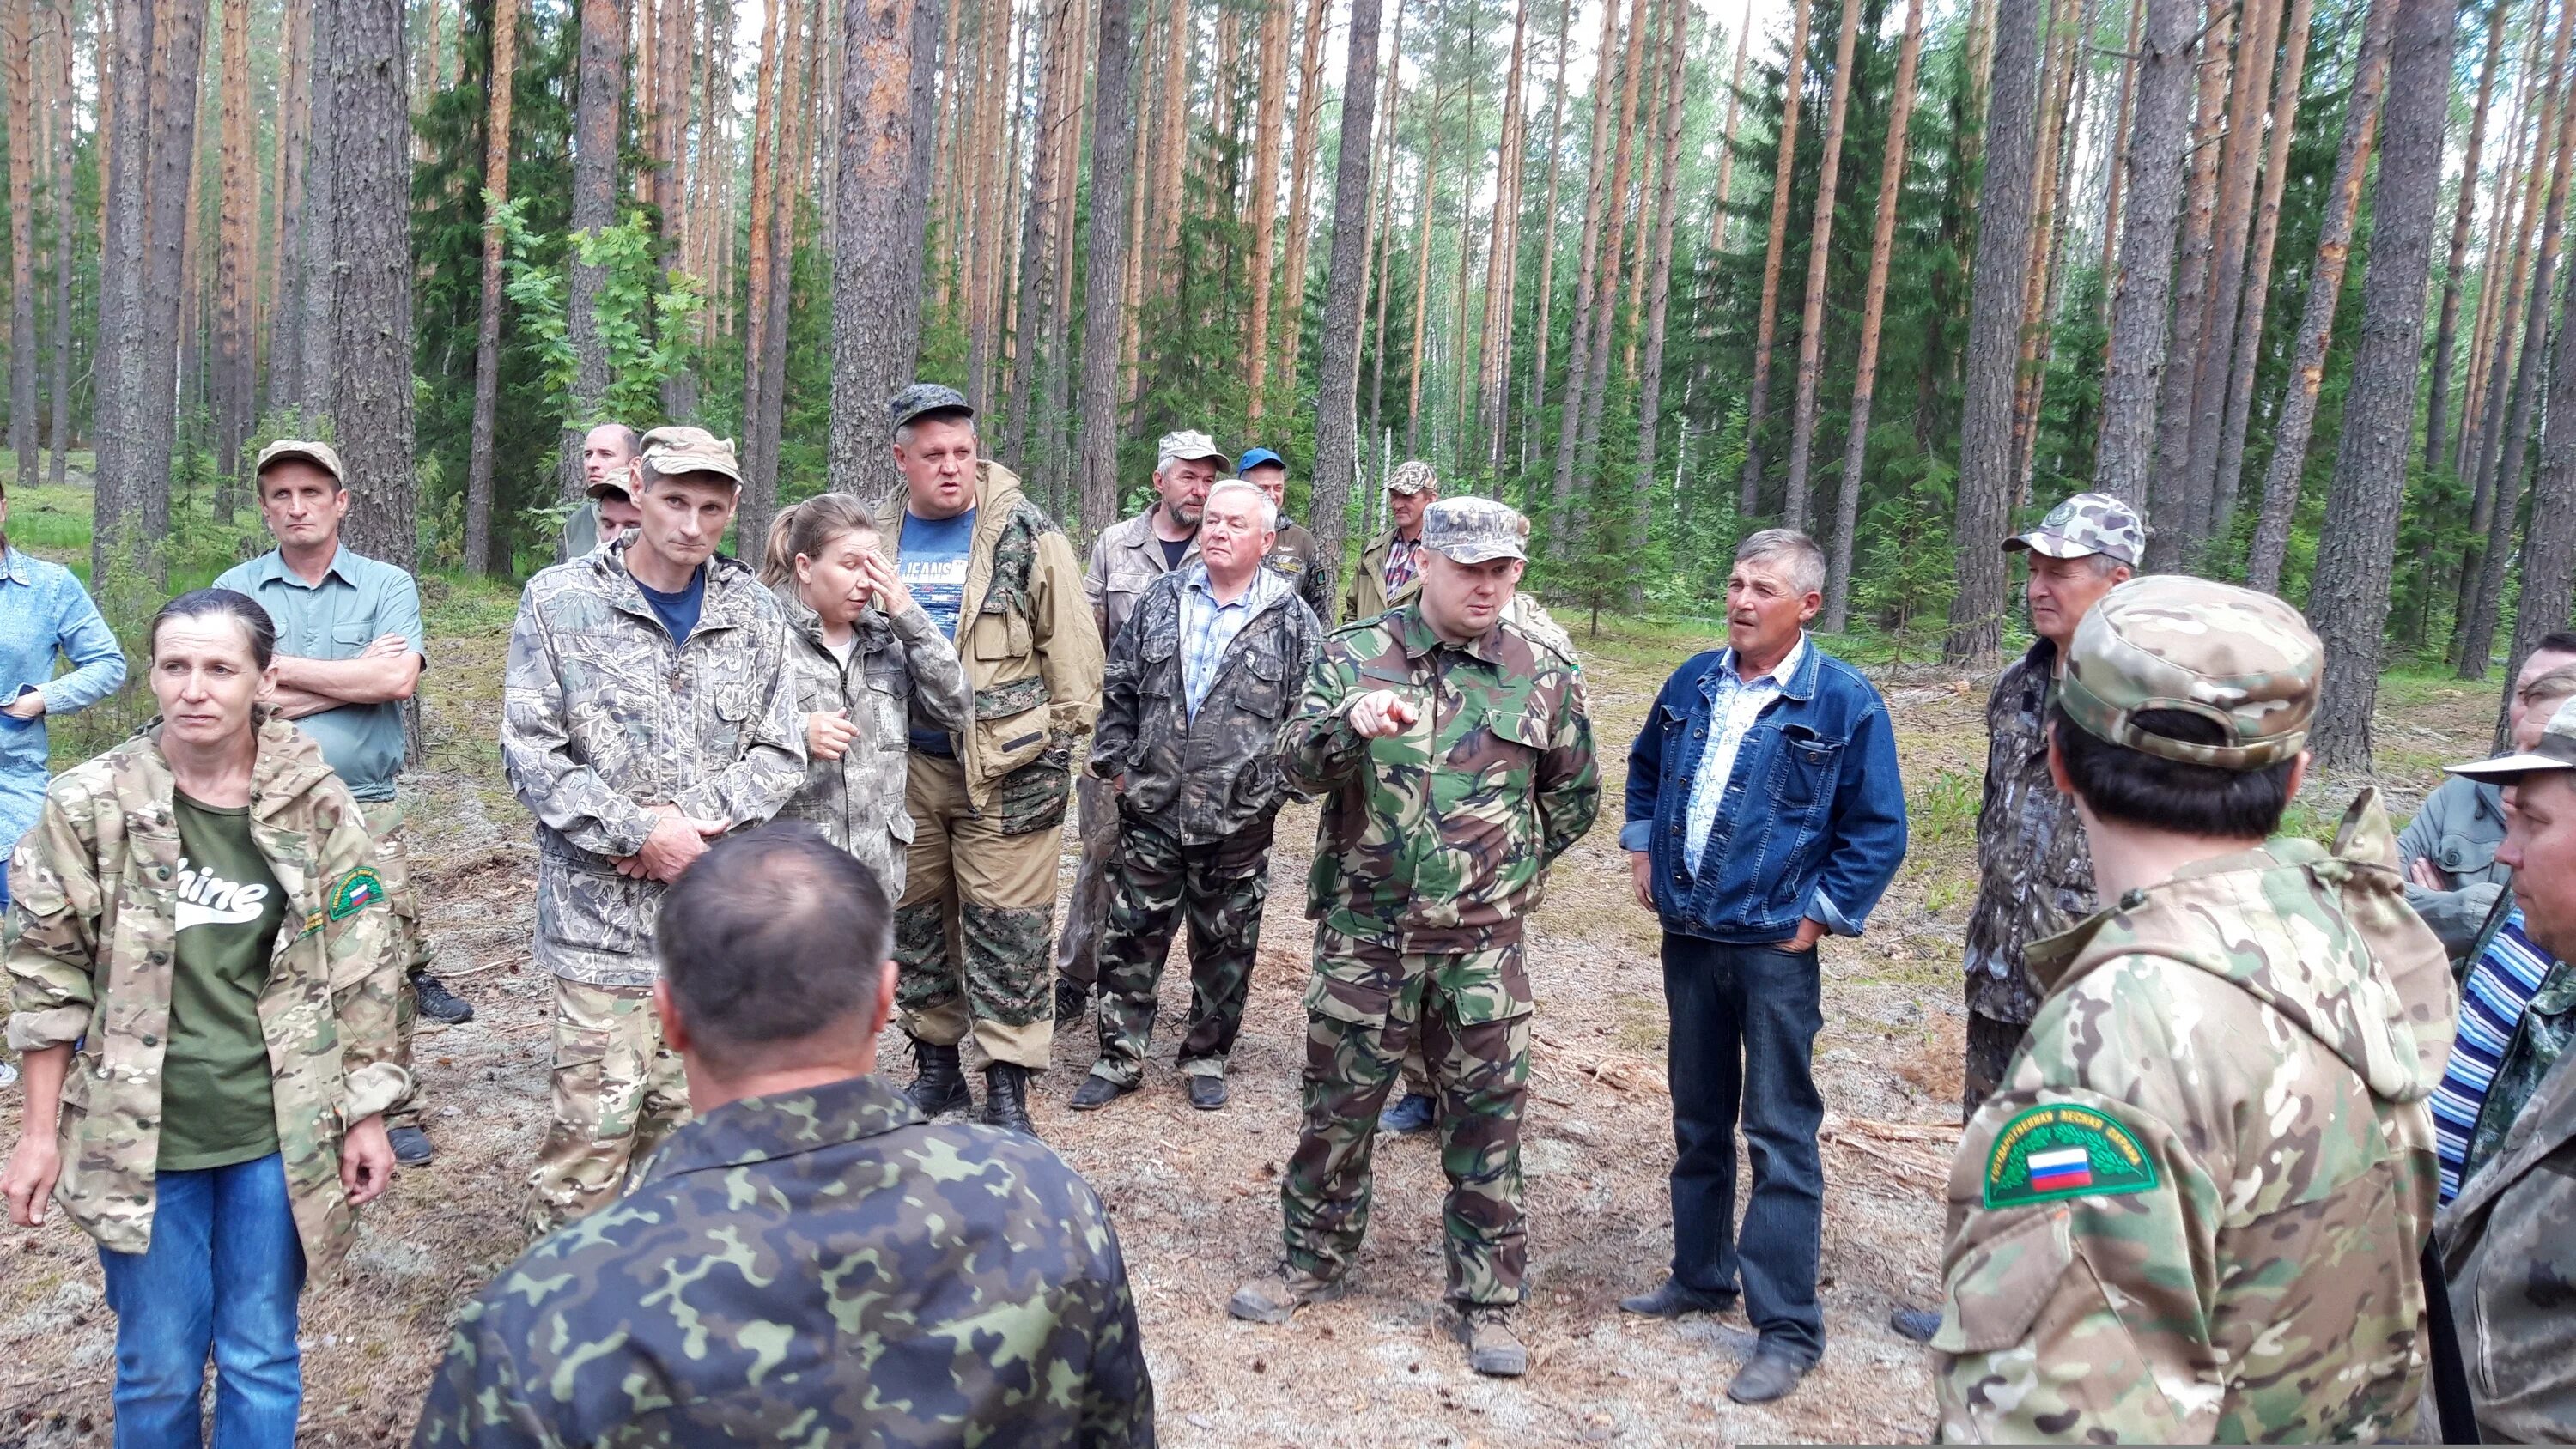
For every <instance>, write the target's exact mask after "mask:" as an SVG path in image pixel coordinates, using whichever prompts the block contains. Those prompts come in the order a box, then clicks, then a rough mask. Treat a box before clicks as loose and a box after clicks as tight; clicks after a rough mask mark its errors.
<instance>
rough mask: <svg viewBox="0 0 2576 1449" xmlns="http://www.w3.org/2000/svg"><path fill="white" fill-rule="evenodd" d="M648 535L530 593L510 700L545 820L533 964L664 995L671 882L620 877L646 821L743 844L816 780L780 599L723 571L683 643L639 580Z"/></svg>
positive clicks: (515, 785)
mask: <svg viewBox="0 0 2576 1449" xmlns="http://www.w3.org/2000/svg"><path fill="white" fill-rule="evenodd" d="M640 537H641V536H640V535H639V534H636V533H634V532H631V531H630V532H628V533H627V534H625V535H623V536H621V537H619V538H617V539H615V540H612V541H611V542H610V543H608V544H607V545H606V546H604V547H602V548H599V549H597V550H595V551H593V552H591V553H589V554H586V555H584V556H582V557H580V558H577V559H575V560H573V561H572V562H570V563H565V564H557V565H555V566H554V567H553V568H550V569H546V570H544V571H542V572H540V573H539V574H538V575H537V576H536V577H535V578H533V579H530V580H528V587H527V591H526V592H525V593H524V594H522V595H521V596H520V599H519V618H518V622H517V623H516V624H514V625H513V626H512V627H511V630H510V663H509V670H508V673H507V675H506V676H505V677H504V679H503V683H502V690H501V764H502V767H503V768H504V769H505V770H507V771H508V772H509V776H510V787H511V788H512V789H513V790H515V791H517V792H518V796H519V801H520V803H521V804H524V805H526V806H527V807H528V811H529V813H531V814H533V815H535V816H536V817H537V849H538V868H537V940H536V951H535V955H536V962H537V964H538V965H539V966H541V967H544V968H545V969H546V970H548V971H551V972H553V973H554V974H555V975H557V976H561V977H563V978H564V979H565V980H567V981H578V982H582V983H584V984H586V985H591V986H622V987H636V986H648V985H651V984H652V981H653V976H654V964H653V925H654V921H655V919H656V917H657V915H658V913H659V911H660V909H661V901H662V889H663V887H662V883H661V882H659V881H653V880H630V879H628V878H627V877H625V876H621V875H619V874H618V873H617V868H616V864H615V862H616V859H617V857H619V856H628V855H633V854H635V853H636V852H637V851H639V850H641V849H643V848H644V839H645V837H646V836H648V835H650V834H652V833H653V823H654V816H653V813H652V812H651V811H650V810H649V809H647V808H646V807H647V806H650V805H656V804H670V805H674V806H677V807H678V808H679V809H680V810H681V812H682V813H684V814H686V815H688V816H689V817H691V818H692V819H697V820H720V821H723V822H725V823H726V824H728V825H731V826H735V827H737V828H738V827H742V826H747V825H757V824H759V823H761V822H762V821H764V820H767V819H769V818H770V817H771V816H773V815H775V814H777V813H778V807H779V806H781V805H783V804H785V803H787V799H788V797H789V796H791V795H793V794H795V793H796V787H797V786H799V785H802V784H803V783H804V782H805V736H804V733H803V732H802V731H801V730H799V729H798V728H797V724H798V720H797V717H796V685H795V680H794V678H793V677H792V675H791V674H790V673H789V669H788V656H787V622H786V618H785V616H784V615H782V614H781V613H780V612H779V610H778V601H777V600H776V599H775V598H772V597H771V596H770V592H769V590H767V589H765V588H762V587H761V586H760V581H759V579H758V578H756V577H754V576H753V574H752V571H751V570H750V569H749V568H748V567H746V566H745V565H743V564H741V563H739V562H737V561H735V560H733V559H730V558H726V557H724V556H722V555H717V556H715V557H713V558H710V559H709V560H708V561H707V563H706V570H707V578H706V599H705V602H704V604H703V605H702V607H701V609H700V612H699V615H698V624H697V627H696V628H695V629H693V630H691V631H690V633H689V638H688V643H687V644H686V646H680V645H675V644H673V643H672V642H671V636H670V633H669V632H668V631H667V630H665V629H664V628H663V627H662V623H661V620H660V619H659V618H657V617H656V616H655V615H654V613H653V609H652V606H651V605H649V604H647V603H645V601H644V594H643V592H642V590H640V589H638V588H637V587H636V585H635V580H634V579H633V578H632V577H631V576H630V575H628V573H627V572H626V555H627V552H628V551H629V550H630V549H633V548H635V547H637V546H638V540H639V538H640Z"/></svg>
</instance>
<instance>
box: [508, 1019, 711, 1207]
mask: <svg viewBox="0 0 2576 1449" xmlns="http://www.w3.org/2000/svg"><path fill="white" fill-rule="evenodd" d="M554 981H555V1056H554V1083H553V1085H554V1122H553V1124H552V1125H550V1126H549V1127H547V1129H546V1141H545V1145H544V1146H543V1147H540V1148H538V1149H537V1166H536V1170H535V1171H533V1172H531V1173H529V1174H528V1212H527V1228H528V1238H529V1240H530V1241H534V1240H536V1239H537V1238H540V1237H543V1236H544V1235H545V1234H547V1233H550V1232H553V1231H554V1230H555V1229H556V1228H559V1227H562V1226H563V1225H564V1224H566V1223H568V1222H571V1221H573V1220H575V1219H576V1218H581V1217H584V1216H587V1215H589V1214H590V1213H593V1212H596V1211H598V1210H599V1209H600V1208H603V1207H605V1206H607V1205H608V1204H609V1203H611V1202H614V1201H616V1200H617V1197H618V1195H619V1194H620V1193H622V1192H624V1191H625V1190H626V1183H627V1179H628V1178H629V1176H631V1175H632V1174H633V1173H634V1171H635V1170H636V1169H637V1168H639V1167H641V1166H643V1165H644V1160H645V1159H646V1158H648V1157H650V1156H652V1155H653V1149H654V1148H655V1147H658V1146H660V1145H661V1142H662V1139H663V1138H665V1137H668V1136H670V1135H671V1132H672V1131H673V1129H675V1128H677V1127H678V1126H679V1125H680V1124H681V1123H683V1122H686V1121H687V1120H689V1084H688V1079H687V1077H686V1076H685V1075H684V1074H683V1073H682V1072H681V1070H680V1058H679V1054H678V1053H676V1052H673V1051H672V1050H671V1049H670V1048H668V1047H666V1046H664V1045H663V1044H662V1023H661V1020H660V1019H659V1018H658V1017H656V1016H654V1014H653V989H652V988H651V987H649V986H588V985H584V984H583V983H581V982H578V981H566V980H565V979H563V978H562V977H560V976H558V977H556V978H555V979H554Z"/></svg>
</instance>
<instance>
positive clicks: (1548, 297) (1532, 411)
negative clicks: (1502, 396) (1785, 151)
mask: <svg viewBox="0 0 2576 1449" xmlns="http://www.w3.org/2000/svg"><path fill="white" fill-rule="evenodd" d="M1573 28H1574V0H1558V4H1557V7H1556V80H1555V81H1554V82H1553V83H1552V85H1551V87H1550V91H1549V100H1548V105H1547V200H1546V202H1545V203H1544V204H1543V205H1542V206H1541V207H1540V209H1539V216H1538V291H1537V293H1536V294H1535V295H1534V296H1532V297H1531V299H1530V311H1531V313H1532V317H1531V322H1530V351H1531V358H1530V375H1529V393H1528V398H1529V401H1528V402H1527V403H1526V404H1524V405H1523V406H1522V408H1521V476H1522V478H1523V480H1524V482H1523V485H1522V487H1523V496H1522V500H1521V501H1522V504H1523V506H1524V507H1526V506H1527V505H1528V504H1529V502H1530V499H1529V497H1528V493H1529V490H1530V489H1531V488H1533V487H1534V486H1535V485H1534V484H1532V483H1530V482H1528V481H1527V480H1528V479H1529V475H1530V471H1531V468H1532V466H1533V465H1534V464H1535V463H1536V462H1537V459H1538V429H1539V424H1540V423H1541V422H1542V421H1543V420H1544V417H1545V414H1546V412H1547V348H1548V343H1549V341H1550V340H1551V334H1553V332H1554V331H1555V327H1556V230H1557V227H1556V213H1557V183H1558V181H1559V179H1560V177H1561V176H1562V174H1563V172H1564V164H1563V163H1564V160H1565V63H1566V59H1567V57H1568V56H1569V55H1570V54H1572V46H1571V44H1570V40H1571V36H1572V33H1573ZM1724 165H1725V163H1724V162H1723V161H1721V162H1720V163H1719V166H1720V168H1721V169H1723V167H1724Z"/></svg>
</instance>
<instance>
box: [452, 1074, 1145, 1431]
mask: <svg viewBox="0 0 2576 1449" xmlns="http://www.w3.org/2000/svg"><path fill="white" fill-rule="evenodd" d="M412 1442H413V1443H414V1444H415V1445H420V1446H433V1445H451V1444H458V1445H461V1444H471V1445H476V1446H481V1449H509V1446H514V1445H527V1446H548V1449H553V1446H571V1445H599V1446H629V1445H632V1446H643V1445H666V1444H684V1445H721V1444H790V1443H794V1444H835V1445H860V1444H865V1445H886V1446H892V1445H932V1444H936V1445H971V1444H988V1443H989V1444H1026V1445H1076V1444H1079V1445H1085V1446H1090V1445H1099V1446H1115V1445H1150V1444H1152V1443H1153V1442H1154V1386H1153V1381H1152V1379H1151V1378H1150V1377H1149V1376H1148V1375H1147V1372H1146V1367H1145V1355H1144V1351H1143V1347H1142V1345H1141V1344H1140V1343H1139V1341H1138V1337H1137V1329H1136V1304H1135V1300H1134V1298H1133V1296H1132V1295H1131V1294H1130V1292H1129V1290H1128V1286H1127V1266H1126V1262H1125V1260H1124V1258H1123V1257H1122V1256H1121V1255H1120V1253H1119V1248H1118V1236H1117V1233H1116V1232H1115V1231H1114V1230H1113V1229H1112V1228H1111V1226H1110V1222H1109V1214H1108V1212H1107V1211H1106V1210H1105V1209H1104V1208H1102V1206H1101V1204H1100V1200H1099V1199H1098V1198H1097V1197H1095V1196H1093V1195H1092V1192H1091V1189H1090V1188H1089V1187H1088V1186H1087V1185H1085V1184H1084V1182H1083V1180H1082V1179H1081V1178H1080V1177H1079V1176H1077V1175H1076V1174H1075V1173H1074V1171H1073V1169H1071V1168H1069V1167H1067V1166H1065V1165H1064V1163H1063V1161H1062V1160H1060V1159H1059V1158H1057V1157H1056V1155H1055V1154H1054V1153H1052V1152H1050V1151H1048V1150H1047V1149H1046V1147H1045V1146H1044V1145H1042V1144H1040V1143H1039V1142H1037V1141H1036V1140H1035V1139H1033V1138H1029V1137H1023V1136H1019V1135H1017V1134H1014V1133H1009V1132H1004V1131H1001V1130H999V1129H997V1128H991V1127H981V1126H968V1125H963V1124H960V1125H956V1126H932V1125H930V1124H928V1123H925V1122H924V1121H923V1120H922V1118H921V1114H920V1113H919V1112H918V1111H916V1110H915V1109H914V1108H913V1106H912V1104H911V1102H909V1101H908V1100H906V1099H905V1098H904V1096H903V1095H902V1094H901V1093H900V1092H898V1091H896V1090H894V1089H893V1088H892V1087H891V1086H889V1085H888V1084H887V1083H885V1082H884V1081H883V1080H882V1079H880V1078H877V1077H857V1078H852V1079H849V1080H846V1081H840V1082H833V1083H830V1084H828V1085H825V1086H820V1087H815V1088H812V1089H810V1090H806V1091H801V1092H794V1093H787V1094H782V1095H779V1096H775V1097H750V1098H745V1099H743V1100H741V1101H738V1102H732V1103H728V1104H727V1105H725V1106H722V1107H718V1108H716V1109H715V1110H714V1111H711V1112H708V1113H706V1114H704V1115H703V1116H700V1117H699V1118H697V1120H695V1121H693V1122H691V1123H689V1124H688V1125H687V1126H685V1127H682V1128H681V1129H679V1131H677V1132H676V1133H674V1134H672V1136H671V1139H670V1141H669V1142H667V1143H666V1144H664V1145H663V1147H662V1150H661V1151H660V1152H659V1153H658V1154H656V1155H655V1157H654V1158H653V1160H652V1163H651V1165H650V1166H648V1167H647V1168H646V1169H645V1170H644V1174H643V1178H642V1180H641V1181H640V1182H638V1183H637V1184H636V1185H635V1187H633V1188H632V1189H631V1190H629V1191H628V1193H627V1195H626V1196H625V1197H624V1198H622V1199H620V1200H619V1201H618V1202H617V1203H616V1204H615V1205H614V1206H612V1207H607V1208H603V1209H601V1210H600V1211H598V1212H596V1213H593V1214H592V1215H591V1216H589V1217H587V1218H584V1219H583V1220H582V1221H580V1222H578V1223H575V1224H573V1225H572V1226H570V1227H568V1228H564V1229H562V1230H561V1231H559V1232H557V1233H555V1234H554V1235H553V1236H551V1237H548V1238H546V1239H544V1240H543V1241H541V1242H539V1243H538V1244H537V1245H536V1246H535V1247H533V1248H530V1249H529V1250H528V1252H527V1254H526V1255H525V1256H524V1257H522V1258H521V1259H520V1260H519V1261H518V1263H517V1265H516V1266H514V1267H512V1268H509V1269H507V1270H505V1271H504V1272H503V1273H502V1274H501V1275H500V1276H499V1277H498V1278H495V1279H494V1280H493V1281H492V1283H491V1284H490V1286H488V1287H486V1288H485V1289H484V1290H483V1293H482V1295H481V1296H480V1297H478V1298H477V1299H476V1300H475V1301H474V1302H473V1303H471V1304H469V1305H467V1307H466V1309H465V1312H464V1314H463V1315H462V1316H461V1317H460V1318H459V1319H458V1320H457V1324H456V1329H455V1332H454V1333H453V1334H452V1335H451V1336H450V1337H449V1340H448V1349H447V1361H446V1363H445V1364H444V1365H443V1366H442V1367H441V1368H440V1370H439V1373H438V1377H437V1378H436V1380H434V1381H433V1382H432V1383H431V1385H430V1391H429V1401H428V1403H427V1404H426V1405H425V1406H424V1407H423V1409H422V1411H421V1418H420V1427H419V1430H418V1432H417V1434H416V1435H415V1437H414V1439H413V1441H412Z"/></svg>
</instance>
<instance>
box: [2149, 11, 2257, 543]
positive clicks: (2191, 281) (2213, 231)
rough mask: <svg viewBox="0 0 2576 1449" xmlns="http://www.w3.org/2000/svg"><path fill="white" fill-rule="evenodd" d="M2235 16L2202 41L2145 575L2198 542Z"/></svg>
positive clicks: (2224, 18)
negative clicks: (2197, 487)
mask: <svg viewBox="0 0 2576 1449" xmlns="http://www.w3.org/2000/svg"><path fill="white" fill-rule="evenodd" d="M2235 18H2236V17H2235V13H2234V11H2233V10H2228V9H2222V10H2220V11H2219V13H2218V16H2217V18H2216V19H2215V20H2214V21H2213V22H2212V23H2211V25H2210V27H2209V29H2208V33H2207V34H2206V35H2205V36H2204V37H2203V38H2202V40H2201V51H2200V98H2199V101H2198V102H2197V108H2196V111H2195V115H2196V117H2197V119H2196V122H2195V124H2194V126H2193V130H2192V140H2191V172H2190V174H2191V181H2190V184H2189V186H2188V188H2187V190H2186V192H2185V195H2184V200H2183V216H2182V255H2181V258H2180V259H2179V261H2178V262H2177V263H2176V266H2175V276H2174V295H2173V331H2172V335H2171V336H2170V337H2169V338H2168V340H2167V343H2166V352H2165V368H2164V373H2163V375H2162V376H2161V377H2160V378H2159V379H2158V387H2157V402H2156V463H2155V469H2156V470H2155V474H2154V476H2153V477H2152V478H2151V479H2150V480H2149V487H2148V490H2147V524H2148V528H2147V553H2146V568H2147V571H2148V572H2149V573H2172V572H2174V571H2176V570H2178V569H2180V568H2181V567H2182V566H2183V563H2184V561H2185V560H2186V559H2189V558H2190V557H2191V556H2192V555H2193V554H2194V553H2196V552H2197V551H2198V550H2199V548H2200V543H2201V539H2200V534H2199V532H2198V531H2197V530H2196V529H2195V528H2194V526H2193V522H2194V521H2193V517H2192V506H2191V484H2190V472H2191V423H2192V394H2193V392H2194V391H2195V390H2196V384H2197V382H2198V377H2197V374H2198V371H2199V366H2200V342H2201V334H2202V333H2203V331H2204V330H2206V328H2207V324H2208V321H2209V303H2210V297H2211V293H2212V290H2213V289H2212V287H2211V280H2212V273H2213V272H2214V271H2215V270H2216V260H2217V259H2216V257H2215V255H2214V254H2213V252H2214V248H2215V246H2216V243H2217V237H2218V162H2219V145H2220V137H2221V135H2222V132H2221V126H2222V125H2223V123H2224V122H2225V120H2226V115H2227V92H2228V86H2227V81H2228V71H2229V65H2228V54H2227V47H2228V44H2229V41H2230V39H2231V38H2232V34H2233V29H2234V24H2235Z"/></svg>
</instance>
